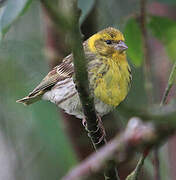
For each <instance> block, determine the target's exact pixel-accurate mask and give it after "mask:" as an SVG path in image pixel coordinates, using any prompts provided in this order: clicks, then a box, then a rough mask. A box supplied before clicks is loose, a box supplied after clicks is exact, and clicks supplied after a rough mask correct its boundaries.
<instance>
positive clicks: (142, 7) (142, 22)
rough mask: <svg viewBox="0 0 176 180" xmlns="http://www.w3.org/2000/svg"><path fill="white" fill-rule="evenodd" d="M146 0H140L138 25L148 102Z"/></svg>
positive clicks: (149, 75) (149, 98)
mask: <svg viewBox="0 0 176 180" xmlns="http://www.w3.org/2000/svg"><path fill="white" fill-rule="evenodd" d="M146 5H147V0H141V1H140V25H141V32H142V40H143V52H144V77H145V89H146V93H147V99H148V102H149V104H152V102H153V99H152V98H153V94H152V81H151V79H152V78H151V62H150V53H149V45H148V34H147V24H146V21H147V13H146Z"/></svg>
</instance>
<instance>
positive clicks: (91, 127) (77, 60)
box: [41, 0, 119, 180]
mask: <svg viewBox="0 0 176 180" xmlns="http://www.w3.org/2000/svg"><path fill="white" fill-rule="evenodd" d="M41 2H42V3H43V5H44V6H45V8H46V9H47V11H48V12H50V16H51V17H52V19H53V21H54V22H55V24H56V25H57V26H58V27H62V26H63V29H64V30H66V31H67V32H68V33H69V35H70V44H71V47H72V53H73V57H74V58H73V63H74V73H75V84H76V88H77V91H78V94H79V98H80V101H81V104H82V109H83V112H84V115H85V119H86V123H87V127H86V130H87V131H88V135H89V137H90V138H91V141H92V143H93V145H94V148H95V149H98V148H100V147H102V146H103V145H105V144H106V139H105V132H104V128H102V127H100V124H99V119H98V117H97V115H96V111H95V107H94V99H93V97H92V96H90V94H91V93H90V89H89V80H88V72H87V61H86V59H85V54H84V49H83V45H82V39H81V33H80V28H79V16H80V11H79V10H78V7H77V0H69V6H67V9H66V11H65V12H67V13H66V15H64V14H63V13H62V12H61V11H60V12H57V11H56V9H55V8H54V7H53V6H52V5H51V3H50V2H49V1H48V0H41ZM63 3H64V1H63ZM67 3H68V2H67ZM68 8H69V9H68ZM68 12H69V13H68ZM105 178H106V179H111V180H118V179H119V178H118V175H117V170H116V168H115V163H114V162H113V161H108V164H107V166H106V170H105Z"/></svg>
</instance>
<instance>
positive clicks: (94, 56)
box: [17, 27, 131, 118]
mask: <svg viewBox="0 0 176 180" xmlns="http://www.w3.org/2000/svg"><path fill="white" fill-rule="evenodd" d="M83 46H84V52H85V57H86V59H87V62H88V76H89V82H90V89H91V92H92V93H91V94H92V95H93V96H94V102H95V109H96V112H97V113H98V115H100V116H103V115H104V114H107V113H108V112H109V111H111V110H112V109H113V108H114V107H116V106H118V105H119V103H120V102H121V101H123V100H124V98H125V97H126V96H127V93H128V90H129V86H130V81H131V73H130V67H129V65H128V62H127V60H126V53H125V50H126V49H127V48H128V47H127V46H126V45H125V43H124V37H123V34H122V33H121V32H120V31H119V30H117V29H115V28H112V27H109V28H106V29H104V30H102V31H100V32H98V33H96V34H94V35H93V36H91V37H90V38H89V39H88V40H86V41H85V42H84V43H83ZM73 75H74V67H73V55H72V54H70V55H68V56H67V57H65V58H64V59H63V61H62V63H61V64H59V65H58V66H56V67H55V68H53V69H52V70H51V71H50V72H49V73H48V74H47V76H46V77H45V78H44V79H43V80H42V81H41V83H40V84H39V85H38V86H37V87H36V88H35V89H34V90H33V91H32V92H31V93H29V95H28V96H26V97H24V98H23V99H20V100H18V101H17V102H20V103H24V104H26V105H29V104H31V103H34V102H36V101H38V100H40V99H41V98H42V99H45V100H49V101H51V102H53V103H55V104H56V105H57V106H59V107H60V108H62V109H64V110H65V112H66V113H68V114H71V115H75V116H76V117H78V118H83V112H82V107H81V103H80V99H79V96H78V92H77V90H76V88H75V84H74V81H73Z"/></svg>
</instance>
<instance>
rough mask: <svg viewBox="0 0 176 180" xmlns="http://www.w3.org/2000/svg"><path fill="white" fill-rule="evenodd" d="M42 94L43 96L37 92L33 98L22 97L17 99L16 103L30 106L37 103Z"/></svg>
mask: <svg viewBox="0 0 176 180" xmlns="http://www.w3.org/2000/svg"><path fill="white" fill-rule="evenodd" d="M42 94H43V92H39V93H37V94H35V95H33V96H26V97H24V98H22V99H19V100H17V101H16V102H17V103H22V104H24V105H30V104H32V103H34V102H36V101H39V100H40V99H41V96H42Z"/></svg>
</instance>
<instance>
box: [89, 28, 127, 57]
mask: <svg viewBox="0 0 176 180" xmlns="http://www.w3.org/2000/svg"><path fill="white" fill-rule="evenodd" d="M88 47H89V49H90V50H91V51H92V52H94V53H96V54H99V55H101V56H112V55H113V54H114V53H118V54H119V55H120V54H123V53H124V52H125V50H126V49H127V48H128V47H127V46H126V45H125V43H124V37H123V34H122V33H121V32H120V31H119V30H117V29H115V28H112V27H109V28H106V29H104V30H102V31H100V32H98V33H96V34H94V35H93V36H91V37H90V38H89V40H88Z"/></svg>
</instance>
